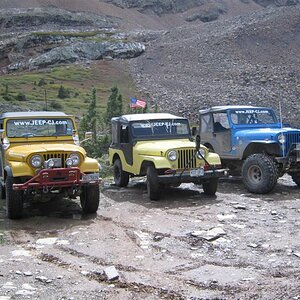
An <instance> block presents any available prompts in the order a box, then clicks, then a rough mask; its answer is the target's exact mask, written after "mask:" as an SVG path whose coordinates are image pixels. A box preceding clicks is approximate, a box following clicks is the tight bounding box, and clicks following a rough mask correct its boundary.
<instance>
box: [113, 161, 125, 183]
mask: <svg viewBox="0 0 300 300" xmlns="http://www.w3.org/2000/svg"><path fill="white" fill-rule="evenodd" d="M113 169H114V181H115V184H116V185H117V186H119V187H125V186H127V185H128V182H129V173H127V172H125V171H123V168H122V163H121V161H120V159H116V160H115V162H114V166H113Z"/></svg>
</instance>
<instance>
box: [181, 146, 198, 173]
mask: <svg viewBox="0 0 300 300" xmlns="http://www.w3.org/2000/svg"><path fill="white" fill-rule="evenodd" d="M195 152H196V150H195V149H186V150H178V169H184V168H185V167H186V168H187V169H190V168H196V167H197V165H196V156H194V154H195Z"/></svg>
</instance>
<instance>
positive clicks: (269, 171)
mask: <svg viewBox="0 0 300 300" xmlns="http://www.w3.org/2000/svg"><path fill="white" fill-rule="evenodd" d="M242 179H243V182H244V185H245V187H246V189H247V190H248V191H249V192H251V193H255V194H266V193H269V192H270V191H272V190H273V189H274V187H275V185H276V183H277V179H278V172H277V168H276V165H275V163H274V161H273V160H272V158H271V157H270V156H268V155H266V154H260V153H257V154H252V155H250V156H249V157H248V158H247V159H246V160H245V162H244V164H243V166H242Z"/></svg>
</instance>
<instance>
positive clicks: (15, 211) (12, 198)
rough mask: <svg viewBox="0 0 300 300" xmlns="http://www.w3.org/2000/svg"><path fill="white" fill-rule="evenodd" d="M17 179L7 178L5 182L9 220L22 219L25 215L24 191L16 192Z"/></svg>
mask: <svg viewBox="0 0 300 300" xmlns="http://www.w3.org/2000/svg"><path fill="white" fill-rule="evenodd" d="M15 182H16V179H15V178H14V177H11V176H7V177H6V180H5V194H6V214H7V217H8V218H9V219H20V218H21V217H22V214H23V191H14V190H13V184H14V183H15Z"/></svg>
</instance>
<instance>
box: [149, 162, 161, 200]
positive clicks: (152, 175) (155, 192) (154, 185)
mask: <svg viewBox="0 0 300 300" xmlns="http://www.w3.org/2000/svg"><path fill="white" fill-rule="evenodd" d="M147 192H148V197H149V198H150V199H151V200H159V198H160V185H159V182H158V177H157V171H156V169H155V168H154V166H149V167H148V168H147Z"/></svg>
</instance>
